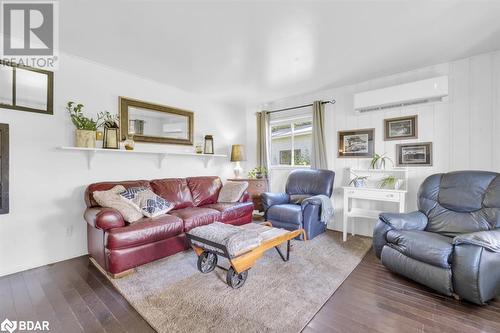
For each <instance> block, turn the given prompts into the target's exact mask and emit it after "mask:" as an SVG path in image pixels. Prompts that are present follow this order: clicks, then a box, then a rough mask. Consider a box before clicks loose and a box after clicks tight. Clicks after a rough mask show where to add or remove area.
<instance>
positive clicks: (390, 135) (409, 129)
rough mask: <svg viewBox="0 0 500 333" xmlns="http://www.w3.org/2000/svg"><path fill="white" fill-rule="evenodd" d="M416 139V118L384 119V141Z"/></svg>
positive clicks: (415, 116)
mask: <svg viewBox="0 0 500 333" xmlns="http://www.w3.org/2000/svg"><path fill="white" fill-rule="evenodd" d="M416 138H418V116H417V115H414V116H407V117H399V118H390V119H384V140H385V141H389V140H405V139H416Z"/></svg>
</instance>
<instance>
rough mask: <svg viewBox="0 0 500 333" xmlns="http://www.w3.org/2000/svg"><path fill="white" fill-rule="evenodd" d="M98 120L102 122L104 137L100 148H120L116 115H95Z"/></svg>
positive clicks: (117, 117)
mask: <svg viewBox="0 0 500 333" xmlns="http://www.w3.org/2000/svg"><path fill="white" fill-rule="evenodd" d="M97 117H98V120H99V121H102V125H101V126H103V127H104V137H103V141H102V148H105V149H119V148H120V144H119V142H120V128H119V125H118V124H119V123H120V119H119V116H118V115H111V114H110V113H109V112H108V111H104V112H100V113H98V114H97Z"/></svg>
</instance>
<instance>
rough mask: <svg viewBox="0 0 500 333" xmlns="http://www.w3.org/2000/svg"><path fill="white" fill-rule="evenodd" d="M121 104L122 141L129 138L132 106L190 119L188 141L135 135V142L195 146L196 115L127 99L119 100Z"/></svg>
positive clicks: (121, 98)
mask: <svg viewBox="0 0 500 333" xmlns="http://www.w3.org/2000/svg"><path fill="white" fill-rule="evenodd" d="M119 104H120V124H121V125H120V129H121V139H122V141H124V140H126V139H127V137H128V108H129V107H130V106H132V107H137V108H143V109H148V110H152V111H159V112H165V113H171V114H176V115H180V116H185V117H187V118H188V131H189V133H188V139H175V138H164V137H160V136H148V135H137V134H134V141H138V142H152V143H168V144H176V145H193V141H194V140H193V137H194V134H193V133H194V126H193V124H194V113H193V112H190V111H185V110H181V109H176V108H173V107H170V106H165V105H159V104H153V103H148V102H143V101H139V100H135V99H131V98H127V97H120V98H119Z"/></svg>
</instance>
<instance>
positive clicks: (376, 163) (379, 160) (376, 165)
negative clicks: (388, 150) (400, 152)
mask: <svg viewBox="0 0 500 333" xmlns="http://www.w3.org/2000/svg"><path fill="white" fill-rule="evenodd" d="M387 162H390V163H391V164H392V166H394V162H393V161H392V159H391V158H390V157H387V156H385V153H384V154H382V155H380V154H375V155H373V158H372V160H371V162H370V168H371V169H385V165H386V164H387Z"/></svg>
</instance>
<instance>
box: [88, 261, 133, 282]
mask: <svg viewBox="0 0 500 333" xmlns="http://www.w3.org/2000/svg"><path fill="white" fill-rule="evenodd" d="M89 260H90V262H91V263H92V265H94V266H95V267H96V268H97V269H98V270H100V271H101V272H103V273H105V274H107V275H108V276H110V277H111V278H113V279H121V278H123V277H125V276H128V275H130V274H133V273H135V268H131V269H127V270H126V271H123V272H120V273H116V274H113V273H110V272H108V271H107V270H105V269H104V268H102V267H101V265H99V263H98V262H97V261H96V260H95V259H94V258H92V257H89Z"/></svg>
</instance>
